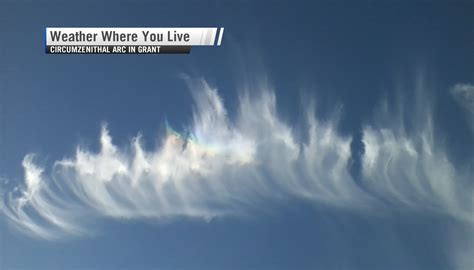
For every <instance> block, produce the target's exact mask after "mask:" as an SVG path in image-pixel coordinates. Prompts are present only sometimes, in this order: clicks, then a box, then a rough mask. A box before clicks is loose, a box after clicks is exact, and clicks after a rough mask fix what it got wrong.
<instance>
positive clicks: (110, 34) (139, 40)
mask: <svg viewBox="0 0 474 270" xmlns="http://www.w3.org/2000/svg"><path fill="white" fill-rule="evenodd" d="M217 32H218V28H216V27H214V28H212V27H207V28H199V27H189V28H184V27H175V28H156V27H145V28H141V27H109V28H102V27H101V28H95V27H47V28H46V33H45V34H46V46H55V45H124V46H127V45H130V46H134V45H160V46H214V45H216V42H217V40H218V41H219V42H218V46H220V43H221V40H222V35H223V33H224V28H220V30H219V37H217Z"/></svg>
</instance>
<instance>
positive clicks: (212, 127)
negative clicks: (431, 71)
mask: <svg viewBox="0 0 474 270" xmlns="http://www.w3.org/2000/svg"><path fill="white" fill-rule="evenodd" d="M186 80H187V82H188V85H189V86H190V88H191V93H192V95H193V98H194V102H195V104H194V105H195V107H194V112H193V118H192V119H193V121H192V123H191V124H190V125H189V130H188V131H187V132H182V133H179V132H177V131H175V130H173V129H172V128H171V127H170V126H167V131H166V134H164V136H163V137H162V140H161V144H159V145H158V146H157V147H156V149H154V150H148V149H144V147H143V146H142V143H141V136H140V135H138V136H136V137H135V138H133V139H132V140H131V143H130V146H123V147H120V146H117V145H115V144H114V143H113V140H112V136H111V135H110V132H109V130H108V129H107V126H106V125H104V126H102V129H101V133H100V146H101V148H100V151H98V152H94V151H91V150H88V149H85V148H82V147H78V148H77V150H76V153H75V155H73V156H72V157H69V158H65V159H62V160H58V161H56V162H55V163H54V165H53V166H52V167H51V168H43V167H40V166H38V165H37V164H35V162H34V156H33V155H31V154H28V155H27V156H26V157H25V158H24V160H23V168H24V174H25V184H24V186H23V187H22V188H21V192H19V193H18V192H8V191H7V192H5V193H4V200H3V201H4V205H3V212H4V215H5V216H6V217H7V218H8V220H10V221H11V222H12V223H13V224H14V227H15V228H17V229H19V230H21V231H23V232H25V233H28V234H30V235H33V236H37V237H43V238H47V239H52V238H56V237H61V236H62V235H65V234H66V235H67V234H72V235H81V234H86V233H87V230H86V229H85V228H86V225H85V223H87V222H89V221H91V220H94V219H97V218H111V219H157V220H160V219H167V218H178V217H191V218H200V219H205V220H208V219H211V218H213V217H218V216H225V215H234V216H238V215H240V214H245V213H247V212H248V211H253V210H254V209H255V208H260V206H261V205H262V204H265V202H269V201H270V202H271V201H272V200H278V199H280V198H300V199H305V200H310V201H313V202H315V203H318V204H324V205H326V206H328V207H338V208H343V209H347V210H350V211H364V210H367V209H371V208H372V209H373V208H379V209H382V208H383V207H380V205H384V203H385V202H386V201H389V202H390V203H392V205H396V206H397V207H399V208H401V209H403V208H406V209H410V210H415V211H418V210H423V211H426V210H427V211H431V212H433V213H443V214H446V215H450V216H452V217H455V218H457V219H459V220H462V221H463V222H467V223H470V224H471V223H472V222H473V220H472V212H473V210H474V209H473V190H474V189H473V183H472V179H470V178H469V177H470V176H472V171H463V170H461V169H459V168H457V167H456V166H455V164H453V162H451V161H450V160H449V158H448V157H447V155H446V152H445V150H444V149H443V147H442V146H441V145H439V144H438V142H437V141H436V139H435V136H434V132H435V129H434V128H433V119H432V118H431V117H432V114H431V112H430V110H429V103H420V104H418V106H417V108H418V110H417V111H413V112H411V113H413V114H414V115H417V117H413V121H415V123H413V124H412V127H413V128H411V130H410V131H407V129H406V128H405V125H404V120H403V119H404V117H403V113H406V112H405V111H403V110H402V111H398V112H397V111H393V110H391V109H390V107H389V106H386V107H383V106H382V110H381V111H380V112H378V113H377V115H382V116H384V117H381V119H382V120H381V121H372V124H367V125H366V126H365V127H364V128H363V144H364V147H365V154H364V155H363V156H362V174H361V175H362V176H361V177H362V179H361V181H360V183H357V181H355V179H354V178H353V177H352V175H351V174H350V172H349V170H348V165H349V162H350V159H351V140H352V138H351V137H347V136H342V135H341V134H340V133H339V132H338V130H337V120H336V119H326V121H320V120H319V119H318V118H317V117H316V115H315V108H314V106H313V105H309V106H306V107H305V108H304V109H303V111H302V113H303V114H304V115H305V117H304V118H305V119H306V120H305V121H306V124H305V127H306V130H304V132H306V133H307V135H308V136H307V139H306V140H302V139H301V138H300V137H298V136H296V135H295V134H296V133H297V132H296V130H295V127H294V125H291V124H289V123H287V122H285V121H283V120H282V119H281V118H280V117H279V116H278V112H277V107H276V96H275V94H274V92H273V91H272V89H271V87H270V86H268V85H265V84H264V85H263V86H262V87H261V89H259V91H257V92H256V93H248V92H247V93H242V95H241V96H240V98H239V101H238V112H237V113H236V114H235V117H232V119H231V118H230V117H229V115H228V113H227V111H226V108H225V107H224V103H223V101H222V99H221V97H220V96H219V94H218V91H217V89H215V88H213V87H211V86H209V84H208V83H207V82H206V81H205V80H202V79H189V78H187V79H186ZM455 89H457V88H456V87H455ZM463 89H464V88H463ZM420 91H421V90H420ZM453 91H458V90H453ZM420 93H421V92H420ZM463 93H464V92H463ZM419 100H420V101H422V100H424V99H423V98H419ZM384 108H385V109H384ZM380 198H384V199H385V200H384V202H382V201H380ZM385 207H389V206H385Z"/></svg>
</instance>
